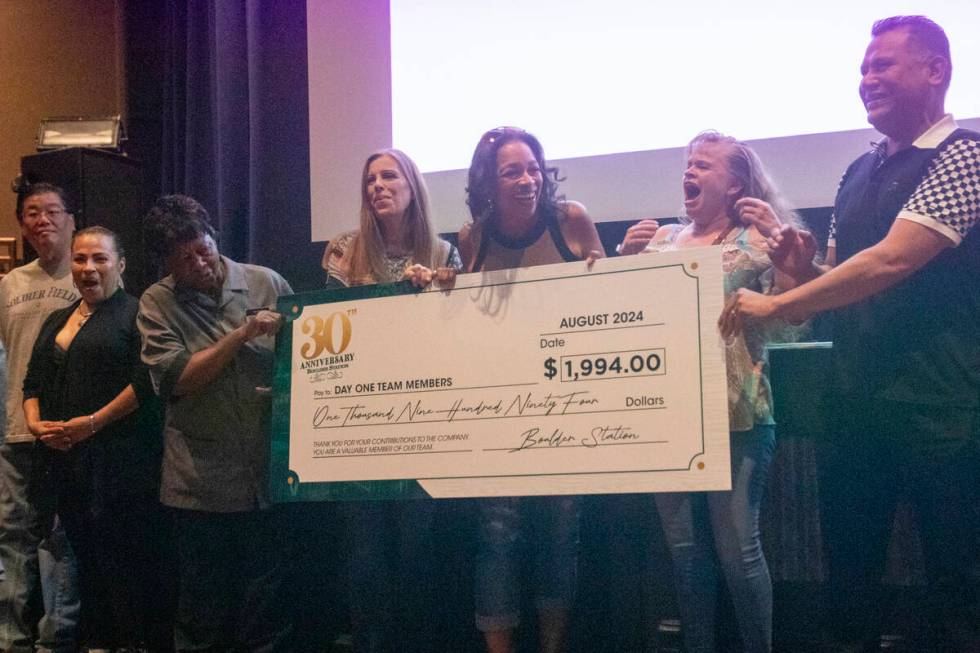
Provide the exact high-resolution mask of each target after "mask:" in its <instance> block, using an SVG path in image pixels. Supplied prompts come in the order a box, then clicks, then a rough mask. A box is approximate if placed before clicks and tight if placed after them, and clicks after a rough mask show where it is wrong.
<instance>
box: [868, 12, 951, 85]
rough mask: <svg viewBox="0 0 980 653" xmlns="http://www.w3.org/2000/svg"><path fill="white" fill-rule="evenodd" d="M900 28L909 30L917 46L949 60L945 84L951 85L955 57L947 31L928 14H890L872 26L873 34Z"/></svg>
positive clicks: (878, 34)
mask: <svg viewBox="0 0 980 653" xmlns="http://www.w3.org/2000/svg"><path fill="white" fill-rule="evenodd" d="M898 29H906V30H908V33H909V37H910V38H911V39H912V41H914V42H915V44H916V45H917V46H919V47H920V48H922V49H923V50H925V51H926V52H927V53H929V54H931V55H938V56H940V57H942V58H944V59H945V60H946V61H947V62H948V64H949V65H948V66H947V69H946V80H945V86H947V87H948V86H949V80H950V77H951V76H952V74H953V59H952V57H951V56H950V54H949V39H948V38H947V37H946V32H945V31H943V28H942V27H940V26H939V24H938V23H936V22H935V21H934V20H932V19H931V18H927V17H926V16H889V17H888V18H882V19H881V20H876V21H875V23H874V25H872V26H871V36H872V37H875V36H880V35H881V34H884V33H885V32H891V31H894V30H898Z"/></svg>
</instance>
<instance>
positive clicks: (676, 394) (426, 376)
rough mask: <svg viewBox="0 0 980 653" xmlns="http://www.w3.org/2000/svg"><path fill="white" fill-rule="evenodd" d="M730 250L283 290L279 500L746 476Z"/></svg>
mask: <svg viewBox="0 0 980 653" xmlns="http://www.w3.org/2000/svg"><path fill="white" fill-rule="evenodd" d="M722 302H723V289H722V273H721V250H720V248H717V247H705V248H698V249H691V250H687V251H683V252H673V253H660V254H650V255H640V256H628V257H622V258H615V259H600V260H599V261H596V263H595V264H594V266H593V267H592V268H591V269H588V268H587V266H586V264H585V263H584V262H576V263H564V264H559V265H546V266H539V267H531V268H522V269H514V270H501V271H496V272H486V273H478V274H467V275H461V276H459V277H458V278H457V280H456V284H455V287H454V288H453V289H452V290H449V291H443V290H439V289H429V290H426V291H425V292H414V291H412V290H411V289H410V287H409V286H408V285H407V284H404V283H400V284H390V285H378V286H364V287H359V288H348V289H341V290H337V291H322V292H317V293H310V294H305V295H294V296H291V297H285V298H283V299H281V300H280V302H279V306H278V310H279V311H280V312H281V313H283V314H284V315H285V316H286V317H287V323H286V324H285V325H284V326H283V329H282V331H281V332H280V335H279V339H278V343H277V352H276V382H275V389H274V390H275V393H274V397H275V399H274V416H273V424H274V427H273V432H274V435H273V449H272V464H271V474H270V475H271V484H272V489H273V495H274V496H275V497H276V498H277V499H278V500H310V499H339V498H389V497H413V496H425V495H428V496H433V497H452V496H501V495H530V494H567V493H576V494H581V493H605V492H658V491H679V490H721V489H728V488H729V487H730V460H729V442H728V412H727V395H726V392H727V390H726V387H727V385H726V381H725V364H724V345H723V343H722V342H721V340H720V336H719V335H718V330H717V327H716V322H717V318H718V315H719V314H720V312H721V308H722Z"/></svg>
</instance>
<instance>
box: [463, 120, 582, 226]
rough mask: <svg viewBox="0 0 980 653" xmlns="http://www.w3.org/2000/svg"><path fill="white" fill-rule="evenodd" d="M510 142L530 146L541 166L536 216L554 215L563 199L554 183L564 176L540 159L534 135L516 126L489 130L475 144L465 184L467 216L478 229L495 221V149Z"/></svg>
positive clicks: (539, 147)
mask: <svg viewBox="0 0 980 653" xmlns="http://www.w3.org/2000/svg"><path fill="white" fill-rule="evenodd" d="M511 141H521V142H523V143H525V144H526V145H527V146H528V147H529V148H531V152H532V153H533V154H534V158H535V159H537V162H538V167H540V168H541V177H542V183H541V198H540V199H539V200H538V208H537V211H536V213H537V215H538V217H546V218H547V217H552V218H554V217H556V216H557V214H558V204H559V202H561V200H562V199H564V197H563V196H559V195H558V194H557V193H558V182H560V181H564V178H563V177H559V176H558V168H556V167H553V166H551V167H549V166H548V163H547V161H545V158H544V148H542V147H541V142H540V141H539V140H538V139H537V138H535V136H534V134H531V133H530V132H526V131H524V130H523V129H521V128H519V127H497V128H495V129H491V130H490V131H488V132H487V133H485V134H484V135H483V136H481V137H480V142H479V143H477V144H476V149H475V150H474V151H473V161H472V162H471V163H470V171H469V175H468V178H467V185H466V204H467V206H469V207H470V215H472V216H473V222H474V223H475V225H476V226H477V227H478V228H482V227H483V226H485V225H488V224H493V223H494V222H495V221H496V206H495V205H494V199H495V198H496V197H497V183H498V180H497V152H498V150H500V148H501V147H502V146H504V145H505V144H507V143H510V142H511Z"/></svg>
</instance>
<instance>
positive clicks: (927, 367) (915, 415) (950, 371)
mask: <svg viewBox="0 0 980 653" xmlns="http://www.w3.org/2000/svg"><path fill="white" fill-rule="evenodd" d="M872 37H873V38H872V41H871V44H870V45H869V46H868V49H867V51H866V53H865V57H864V61H863V63H862V64H861V85H860V95H861V99H862V101H863V102H864V106H865V109H866V110H867V114H868V121H869V122H870V123H871V124H872V125H873V126H874V127H875V128H876V129H878V131H880V132H881V133H882V134H884V135H885V138H884V139H883V140H882V141H880V142H878V143H875V144H874V145H873V146H872V149H871V151H869V152H868V153H866V154H865V155H864V156H862V157H860V158H859V159H857V160H856V161H855V162H854V163H852V164H851V166H850V167H849V168H848V169H847V171H846V172H845V173H844V178H843V179H842V181H841V185H840V188H839V189H838V192H837V199H836V200H835V202H834V217H833V222H832V224H831V235H830V240H829V242H828V248H827V258H826V263H827V265H817V264H816V263H814V262H813V253H814V249H815V247H814V242H813V238H812V236H810V235H809V234H807V233H805V232H799V231H797V230H794V229H792V228H791V227H784V228H783V229H782V230H781V231H780V232H778V233H777V234H775V235H774V237H773V238H772V239H770V247H771V248H772V249H773V251H772V254H771V256H772V259H773V262H774V264H775V265H777V266H778V267H779V268H780V269H782V270H784V271H785V272H787V273H788V274H790V275H791V276H792V277H794V278H795V279H796V280H797V281H798V282H799V283H800V284H801V285H799V286H797V287H796V288H795V289H793V290H790V291H788V292H786V293H784V294H782V295H777V296H773V297H764V296H761V295H758V294H755V293H751V292H749V291H746V290H741V291H739V294H738V295H737V296H736V297H735V298H733V301H732V302H730V304H729V305H728V306H726V308H725V311H724V312H723V314H722V317H721V320H720V326H721V328H722V331H723V332H728V331H732V330H736V329H738V328H740V324H741V322H742V321H743V320H746V319H752V318H757V317H767V316H781V317H785V318H787V319H791V320H799V319H804V318H807V317H809V316H810V315H813V314H814V313H817V312H820V311H825V310H831V309H833V310H834V325H835V331H834V357H833V358H834V370H833V372H834V374H833V376H832V378H831V380H830V382H829V386H830V387H829V388H828V389H829V391H830V397H829V402H828V404H829V409H830V412H832V413H833V417H832V419H831V422H830V431H829V433H830V434H831V436H832V439H833V442H832V443H831V446H830V449H829V452H828V455H827V456H826V458H825V460H823V461H822V464H821V474H822V481H825V482H823V483H822V485H821V492H822V493H823V494H824V498H825V501H824V506H825V508H824V510H823V512H824V514H823V526H824V531H825V537H826V541H827V552H828V560H829V564H830V576H831V583H830V586H831V588H832V591H833V594H832V595H831V600H830V604H831V605H833V606H835V610H834V612H835V615H834V619H833V626H834V627H835V628H836V629H837V630H838V631H839V632H838V634H839V635H840V636H841V637H843V638H844V639H846V640H850V641H858V642H865V643H869V642H872V641H873V640H874V639H876V638H877V636H878V634H879V633H880V632H881V630H880V628H881V626H882V624H881V621H882V618H883V616H884V612H885V610H884V608H882V607H881V606H882V605H883V603H882V601H881V600H880V597H878V596H876V593H877V592H878V588H879V586H880V584H879V582H878V581H879V580H880V578H881V576H882V572H883V569H884V562H885V551H886V548H887V545H888V541H889V535H890V533H891V524H892V519H893V516H894V508H895V505H896V501H897V499H898V497H899V495H903V496H907V497H908V498H910V499H912V500H913V502H914V504H915V506H916V509H917V514H916V519H917V523H918V526H919V531H920V533H921V535H922V538H921V539H922V548H923V553H924V559H925V563H926V570H927V573H928V582H929V586H928V589H927V595H928V597H927V601H926V602H927V605H926V606H925V607H924V609H923V611H922V614H923V618H924V621H925V622H926V624H925V627H924V628H922V629H920V633H919V637H920V638H921V641H917V642H915V643H914V644H912V649H911V650H916V651H932V650H936V651H957V652H963V651H980V634H978V633H977V629H978V628H980V610H978V601H977V592H978V585H980V581H978V575H980V569H978V567H980V561H978V555H980V553H978V552H980V541H978V540H980V536H978V528H980V515H978V513H980V227H978V226H977V222H978V220H980V134H978V133H977V132H973V131H969V130H965V129H960V128H959V127H958V126H957V125H956V123H955V122H954V121H953V117H952V116H951V115H949V114H946V113H945V111H944V98H945V95H946V90H947V88H948V87H949V82H950V76H951V73H952V62H951V58H950V52H949V42H948V40H947V39H946V35H945V33H944V32H943V30H942V28H940V27H939V26H938V25H937V24H936V23H934V22H932V21H931V20H929V19H928V18H925V17H923V16H895V17H892V18H886V19H884V20H880V21H878V22H877V23H875V25H874V27H873V28H872ZM875 650H877V648H875Z"/></svg>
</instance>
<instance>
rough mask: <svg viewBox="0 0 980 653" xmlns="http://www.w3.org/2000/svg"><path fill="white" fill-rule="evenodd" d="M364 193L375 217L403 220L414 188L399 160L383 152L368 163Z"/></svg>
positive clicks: (384, 219)
mask: <svg viewBox="0 0 980 653" xmlns="http://www.w3.org/2000/svg"><path fill="white" fill-rule="evenodd" d="M364 195H365V197H366V198H367V201H368V203H369V205H370V206H371V210H372V211H373V212H374V215H375V217H376V218H377V219H378V220H381V221H382V222H390V221H393V220H402V219H404V217H405V212H406V211H408V207H409V206H410V205H411V203H412V189H411V188H410V187H409V185H408V180H407V179H405V174H404V173H403V172H402V169H401V168H400V167H399V166H398V162H397V161H395V159H394V158H392V157H390V156H388V155H387V154H382V155H381V156H379V157H378V158H376V159H375V160H374V161H372V162H371V163H370V164H369V165H368V169H367V174H366V175H365V176H364Z"/></svg>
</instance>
